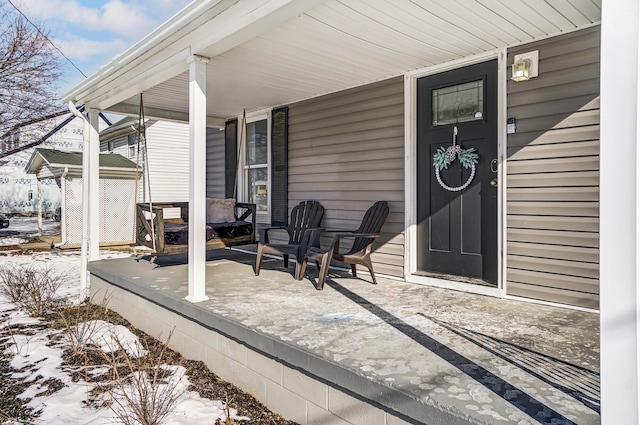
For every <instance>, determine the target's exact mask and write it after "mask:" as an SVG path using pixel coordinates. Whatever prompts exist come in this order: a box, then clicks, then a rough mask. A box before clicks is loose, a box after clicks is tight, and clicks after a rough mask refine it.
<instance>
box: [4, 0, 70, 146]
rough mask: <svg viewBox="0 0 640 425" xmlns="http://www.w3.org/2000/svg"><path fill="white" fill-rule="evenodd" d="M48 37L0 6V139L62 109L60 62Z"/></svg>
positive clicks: (23, 19) (41, 29) (20, 17)
mask: <svg viewBox="0 0 640 425" xmlns="http://www.w3.org/2000/svg"><path fill="white" fill-rule="evenodd" d="M36 25H37V24H36ZM48 36H49V33H48V31H47V30H45V29H44V28H42V27H38V29H36V28H34V27H33V26H32V25H31V24H30V23H29V22H27V20H26V19H25V18H24V17H23V16H21V15H19V14H17V13H12V11H10V10H7V9H6V7H4V6H0V139H2V138H4V137H5V136H6V135H8V134H9V133H11V131H12V130H13V129H14V128H16V126H18V125H21V124H24V123H25V122H28V121H32V120H36V119H39V118H42V117H45V116H48V115H51V114H52V113H54V112H56V111H59V110H60V109H62V104H61V103H60V100H59V96H58V93H57V90H58V79H59V77H60V75H61V61H60V59H59V56H58V54H57V52H56V50H55V48H54V47H53V46H52V45H51V44H50V43H49V41H48V40H47V38H48Z"/></svg>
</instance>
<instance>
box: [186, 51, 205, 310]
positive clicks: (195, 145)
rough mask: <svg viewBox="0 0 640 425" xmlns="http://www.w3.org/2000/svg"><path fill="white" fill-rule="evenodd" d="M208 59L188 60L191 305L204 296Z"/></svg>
mask: <svg viewBox="0 0 640 425" xmlns="http://www.w3.org/2000/svg"><path fill="white" fill-rule="evenodd" d="M208 61H209V60H208V59H207V58H203V57H201V56H195V55H194V56H191V58H189V295H187V297H186V299H187V301H190V302H192V303H196V302H200V301H205V300H207V299H209V298H208V297H207V296H206V295H205V275H206V263H205V262H206V237H205V226H206V196H207V185H206V180H207V175H206V170H207V167H206V166H207V161H206V159H207V158H206V157H207V149H206V148H207V85H206V78H207V62H208Z"/></svg>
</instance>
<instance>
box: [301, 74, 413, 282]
mask: <svg viewBox="0 0 640 425" xmlns="http://www.w3.org/2000/svg"><path fill="white" fill-rule="evenodd" d="M288 159H289V174H288V175H289V203H288V206H289V211H291V208H292V207H293V206H294V205H296V204H297V203H299V202H300V201H302V200H306V199H314V200H317V201H319V202H320V203H321V204H322V205H323V206H324V208H325V215H324V219H323V221H322V226H323V227H325V228H327V229H355V228H357V227H358V225H359V224H360V220H361V219H362V217H363V215H364V212H365V211H366V210H367V208H369V207H370V206H371V205H373V203H374V202H375V201H379V200H384V201H388V202H389V207H390V214H389V218H388V219H387V221H386V223H385V225H384V227H383V228H382V237H381V238H380V240H379V242H377V243H376V244H375V245H374V253H373V254H372V259H373V261H374V269H375V271H376V273H380V274H386V275H391V276H400V277H402V276H403V275H404V270H403V262H404V257H403V255H404V85H403V79H402V78H394V79H390V80H386V81H382V82H378V83H375V84H371V85H367V86H362V87H357V88H354V89H350V90H346V91H343V92H339V93H334V94H330V95H326V96H322V97H318V98H314V99H311V100H307V101H304V102H300V103H296V104H293V105H290V106H289V158H288ZM327 242H328V240H327V239H323V243H324V244H326V243H327Z"/></svg>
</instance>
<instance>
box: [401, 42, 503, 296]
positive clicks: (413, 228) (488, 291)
mask: <svg viewBox="0 0 640 425" xmlns="http://www.w3.org/2000/svg"><path fill="white" fill-rule="evenodd" d="M492 59H497V60H498V93H497V96H498V117H497V118H498V119H497V125H498V133H497V134H498V140H497V143H498V174H497V175H498V181H499V182H500V183H499V186H498V217H497V220H498V252H497V253H496V255H498V287H497V288H491V287H486V286H482V285H474V284H470V283H466V282H462V281H452V280H446V279H440V278H437V277H428V276H419V275H417V274H416V271H417V214H416V210H417V190H418V189H417V188H418V185H417V182H416V170H417V164H416V143H417V134H416V133H417V81H418V78H421V77H425V76H428V75H433V74H437V73H439V72H444V71H449V70H452V69H456V68H460V67H463V66H467V65H473V64H476V63H480V62H484V61H487V60H492ZM506 61H507V50H506V48H505V49H498V50H494V51H490V52H485V53H483V54H479V55H474V56H469V57H467V58H463V59H460V60H456V61H452V62H448V63H445V64H441V65H436V66H432V67H429V68H424V69H420V70H416V71H412V72H410V73H407V74H405V78H404V117H405V118H404V134H405V136H404V151H405V246H404V278H405V280H406V281H407V282H411V283H417V284H423V285H430V286H437V287H440V288H448V289H455V290H459V291H466V292H473V293H478V294H483V295H491V296H496V297H504V296H505V295H506V272H505V271H506V252H505V247H506V164H505V160H506V157H507V156H506V151H507V148H506V140H507V134H506V121H507V119H506V110H507V108H506V106H507V69H508V68H507V63H506Z"/></svg>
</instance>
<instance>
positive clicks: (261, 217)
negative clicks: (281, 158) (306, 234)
mask: <svg viewBox="0 0 640 425" xmlns="http://www.w3.org/2000/svg"><path fill="white" fill-rule="evenodd" d="M262 120H266V122H267V130H266V131H267V147H266V149H267V163H266V165H264V164H260V165H259V166H260V167H261V168H262V167H264V168H266V170H267V210H266V211H256V218H257V219H258V222H261V223H270V222H271V195H272V194H271V166H272V165H271V143H272V141H271V108H269V109H267V110H261V111H256V112H253V113H248V114H247V116H246V124H250V123H253V122H257V121H262ZM242 131H243V122H242V116H239V117H238V143H241V142H242V143H243V144H244V146H242V147H241V148H240V149H239V152H240V160H239V161H238V163H239V164H238V165H239V167H238V170H237V171H236V172H237V178H238V200H240V201H241V202H251V196H250V192H249V187H248V183H249V170H250V169H251V168H255V166H256V164H254V165H251V166H249V164H247V160H246V159H247V149H248V142H249V138H248V137H245V140H244V141H243V140H242ZM245 136H248V135H245Z"/></svg>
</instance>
